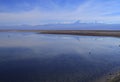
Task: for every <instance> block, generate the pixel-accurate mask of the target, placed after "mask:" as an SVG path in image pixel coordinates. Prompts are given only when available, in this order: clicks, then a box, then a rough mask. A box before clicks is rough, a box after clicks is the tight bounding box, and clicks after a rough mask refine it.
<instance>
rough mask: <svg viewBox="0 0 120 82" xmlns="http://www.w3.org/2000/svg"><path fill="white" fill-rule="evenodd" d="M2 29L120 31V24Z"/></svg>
mask: <svg viewBox="0 0 120 82" xmlns="http://www.w3.org/2000/svg"><path fill="white" fill-rule="evenodd" d="M0 29H24V30H25V29H33V30H37V29H39V30H120V24H103V23H79V21H77V22H75V23H71V24H46V25H35V26H31V25H19V26H0Z"/></svg>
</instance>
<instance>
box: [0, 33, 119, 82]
mask: <svg viewBox="0 0 120 82" xmlns="http://www.w3.org/2000/svg"><path fill="white" fill-rule="evenodd" d="M119 67H120V38H115V37H96V36H75V35H48V34H35V33H15V32H11V33H8V32H3V33H0V82H91V81H93V80H95V79H98V78H99V77H101V76H103V75H105V74H107V73H108V72H110V71H112V70H117V69H119Z"/></svg>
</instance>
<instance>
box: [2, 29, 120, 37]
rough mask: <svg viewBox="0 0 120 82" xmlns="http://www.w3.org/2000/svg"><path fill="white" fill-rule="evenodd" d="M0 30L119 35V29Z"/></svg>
mask: <svg viewBox="0 0 120 82" xmlns="http://www.w3.org/2000/svg"><path fill="white" fill-rule="evenodd" d="M0 32H35V33H38V34H61V35H62V34H67V35H83V36H111V37H120V30H119V31H118V30H0Z"/></svg>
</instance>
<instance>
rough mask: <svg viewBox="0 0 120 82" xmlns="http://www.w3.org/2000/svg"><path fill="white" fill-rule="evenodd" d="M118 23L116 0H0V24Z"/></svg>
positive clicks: (119, 8) (119, 12) (119, 9)
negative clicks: (78, 21) (79, 21)
mask: <svg viewBox="0 0 120 82" xmlns="http://www.w3.org/2000/svg"><path fill="white" fill-rule="evenodd" d="M76 20H81V21H82V22H94V21H97V22H102V23H120V0H0V25H22V24H29V25H39V24H48V23H71V22H74V21H76Z"/></svg>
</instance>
